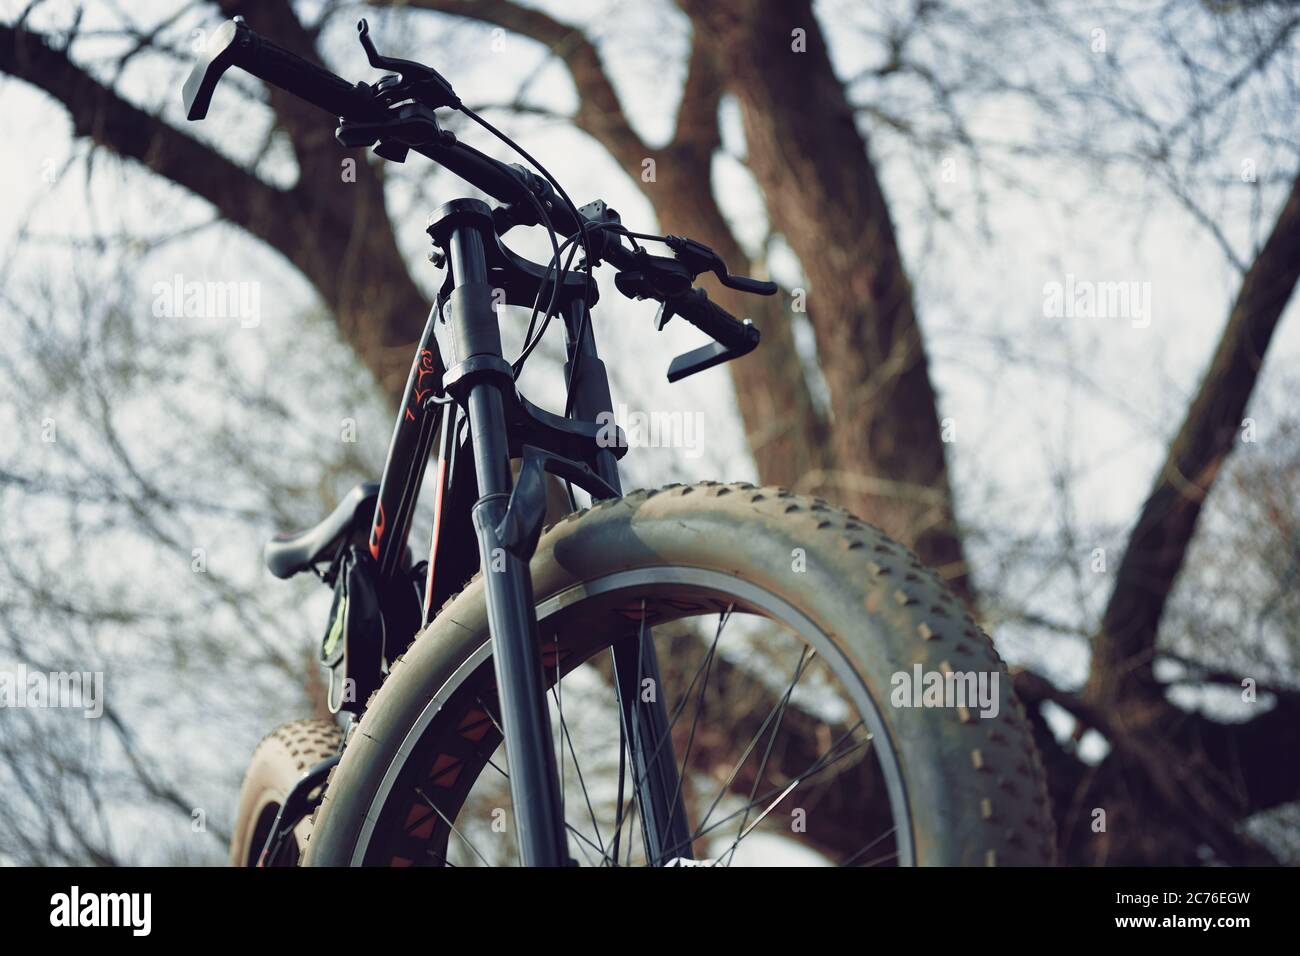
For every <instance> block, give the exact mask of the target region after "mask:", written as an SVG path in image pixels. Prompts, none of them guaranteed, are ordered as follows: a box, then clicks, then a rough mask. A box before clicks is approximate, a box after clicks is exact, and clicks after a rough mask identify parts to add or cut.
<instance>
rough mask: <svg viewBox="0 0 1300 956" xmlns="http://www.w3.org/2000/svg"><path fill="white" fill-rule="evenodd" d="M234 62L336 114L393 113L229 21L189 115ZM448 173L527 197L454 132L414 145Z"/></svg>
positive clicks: (204, 67)
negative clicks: (458, 139) (438, 138)
mask: <svg viewBox="0 0 1300 956" xmlns="http://www.w3.org/2000/svg"><path fill="white" fill-rule="evenodd" d="M232 66H237V67H239V68H240V69H241V70H244V71H245V72H246V73H250V74H252V75H253V76H256V77H257V78H258V79H260V80H263V81H265V82H267V83H270V84H271V85H272V86H276V87H278V88H280V89H282V90H284V91H285V92H287V93H292V94H293V95H294V96H297V97H298V98H299V99H302V100H305V101H306V102H308V103H311V104H312V105H313V106H316V107H318V108H320V109H322V110H324V111H325V112H327V113H329V114H331V115H332V116H334V117H336V118H340V119H343V118H346V119H348V120H352V121H359V122H378V121H381V120H383V119H384V118H385V117H386V115H387V107H386V105H385V103H384V102H383V101H382V100H380V99H378V98H376V96H375V91H374V89H373V88H372V87H370V86H369V85H368V84H365V83H357V84H355V85H354V84H352V83H349V82H348V81H347V80H345V79H343V78H342V77H341V76H337V75H335V74H334V73H331V72H330V71H329V70H327V69H325V68H324V67H321V66H317V65H316V64H315V63H312V62H311V61H309V60H305V59H303V58H302V57H300V56H298V55H297V54H296V53H293V52H291V51H289V50H286V49H284V48H283V47H280V46H277V45H276V44H274V43H272V42H271V41H270V40H268V39H266V38H265V37H263V36H260V35H259V34H257V33H255V32H253V30H252V29H251V28H249V26H248V25H247V24H245V23H244V22H243V20H242V19H240V18H236V19H234V20H228V21H226V22H225V23H223V24H222V25H221V26H220V27H218V28H217V30H216V32H215V33H213V35H212V37H211V38H210V39H209V41H208V44H207V46H206V48H205V50H204V54H203V55H202V56H201V57H200V58H199V60H198V62H196V63H195V64H194V68H193V69H192V70H191V71H190V75H189V78H188V79H187V80H186V81H185V88H184V91H183V95H184V100H185V113H186V117H187V118H188V119H190V120H200V119H203V118H204V117H205V116H207V114H208V106H209V105H210V104H211V102H212V92H213V90H215V89H216V86H217V82H218V81H219V80H220V79H221V76H222V74H224V73H225V72H226V70H227V69H229V68H230V67H232ZM411 148H412V149H414V150H415V151H416V152H418V153H420V154H421V155H423V156H426V157H428V158H429V159H431V160H433V161H434V162H435V163H438V164H439V165H440V166H442V167H444V168H445V169H447V170H448V171H450V172H452V173H455V174H456V175H457V176H459V177H461V178H462V179H464V180H465V181H466V182H468V183H470V184H471V185H473V186H476V187H478V188H479V189H481V190H483V192H485V193H487V194H488V195H489V196H491V197H492V198H494V199H496V200H498V201H500V202H520V201H521V200H526V199H527V194H528V186H529V185H531V184H526V183H525V182H523V181H521V179H520V176H519V174H518V173H517V172H516V171H515V170H514V169H513V168H512V167H511V166H509V165H508V164H506V163H503V162H501V161H499V160H496V159H493V158H492V157H491V156H488V155H487V154H486V153H482V152H479V151H478V150H477V149H474V148H473V147H472V146H467V145H465V144H464V143H461V142H457V141H456V139H455V137H454V136H452V135H451V134H450V133H447V134H444V135H443V136H442V137H441V138H440V141H439V142H436V143H429V144H424V145H418V146H412V147H411ZM552 218H553V219H554V220H555V221H556V224H557V226H558V227H559V228H568V227H569V226H570V225H571V226H572V229H570V232H574V231H576V230H577V228H578V225H577V223H574V222H572V216H571V215H569V213H568V210H567V209H564V208H562V207H560V206H559V205H558V204H557V205H556V207H555V209H554V210H553V212H552Z"/></svg>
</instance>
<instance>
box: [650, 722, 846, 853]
mask: <svg viewBox="0 0 1300 956" xmlns="http://www.w3.org/2000/svg"><path fill="white" fill-rule="evenodd" d="M861 726H862V721H860V720H859V721H858V722H857V723H856V724H854V725H853V726H852V727H850V728H849V729H848V730H846V731H844V733H842V734H840V736H839V737H837V738H836V739H835V740H834V741H832V743H831V745H830V747H828V748H827V750H826V753H824V754H822V755H821V756H820V757H819V758H818V759H816V760H814V761H813V763H812V764H811V765H810V766H809V767H808V769H806V770H805V771H804V772H803V773H801V774H799V775H798V776H797V777H795V778H794V782H795V783H801V782H802V781H804V780H807V779H808V778H810V777H813V776H815V775H817V774H819V773H821V772H822V771H823V770H826V769H827V768H828V767H831V766H833V765H834V764H836V763H838V762H839V761H841V760H843V759H844V758H845V757H848V756H851V755H852V754H854V753H856V752H857V751H859V750H861V749H863V748H864V747H869V746H870V745H871V738H870V737H868V738H867V739H866V740H863V741H860V742H859V743H856V744H854V745H853V746H852V747H850V748H848V749H847V750H845V751H843V752H842V753H839V754H835V755H834V756H832V754H834V751H835V748H836V747H838V746H839V745H840V743H842V742H843V741H844V740H846V739H847V738H848V737H849V736H850V735H851V734H852V733H853V732H854V731H856V730H857V729H858V728H859V727H861ZM778 792H779V788H777V787H773V788H772V789H771V790H769V791H767V792H766V793H764V794H763V795H762V796H760V797H758V799H756V800H752V801H750V802H749V803H747V804H745V806H743V807H741V808H739V809H737V810H733V811H732V812H731V813H728V814H727V815H726V816H725V817H723V818H722V819H720V820H718V821H717V822H716V823H714V824H713V825H712V826H709V827H702V828H701V829H699V830H697V831H696V832H695V833H693V834H692V835H691V836H690V837H688V839H689V840H690V841H691V842H692V843H694V842H695V841H696V840H698V839H699V838H700V837H702V836H705V835H706V834H709V833H712V832H713V831H714V830H717V829H718V828H719V827H722V826H724V825H726V824H727V823H728V822H729V821H731V820H734V819H735V818H736V817H738V816H740V815H741V814H742V813H744V812H745V811H746V810H749V809H752V808H753V807H756V806H758V805H759V804H760V803H762V802H763V801H764V800H767V799H768V798H770V797H771V796H773V795H774V794H776V793H778ZM669 849H670V850H675V849H677V847H676V846H674V847H670V848H669Z"/></svg>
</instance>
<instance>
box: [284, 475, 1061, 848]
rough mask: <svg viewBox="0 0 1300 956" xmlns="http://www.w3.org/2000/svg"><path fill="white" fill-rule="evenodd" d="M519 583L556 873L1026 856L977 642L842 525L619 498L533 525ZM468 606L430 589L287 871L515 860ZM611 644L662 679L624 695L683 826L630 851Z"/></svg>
mask: <svg viewBox="0 0 1300 956" xmlns="http://www.w3.org/2000/svg"><path fill="white" fill-rule="evenodd" d="M532 575H533V589H534V594H535V596H536V599H537V615H538V621H539V629H540V633H541V640H542V642H543V648H542V650H543V660H544V664H545V666H546V680H547V682H548V686H549V688H550V699H551V711H552V726H553V729H554V731H555V745H556V756H557V763H558V764H559V766H560V772H561V785H562V791H563V804H564V810H565V825H566V829H567V831H568V833H569V837H570V839H569V845H570V853H571V855H572V857H573V858H574V859H575V860H576V861H577V862H580V863H586V864H590V865H603V866H612V865H627V864H629V863H632V864H647V863H648V864H651V865H688V864H695V865H700V864H703V865H744V864H772V863H777V864H786V863H790V864H804V863H810V864H837V865H917V864H926V865H936V864H938V865H1003V864H1046V863H1050V862H1051V860H1052V852H1053V851H1052V847H1053V828H1052V824H1051V818H1050V814H1049V810H1048V803H1047V795H1046V787H1045V782H1044V776H1043V772H1042V768H1041V766H1040V764H1039V761H1038V757H1037V754H1036V752H1035V750H1034V746H1033V743H1032V740H1031V735H1030V727H1029V724H1028V722H1027V720H1026V719H1025V716H1024V714H1023V711H1022V709H1021V707H1020V705H1019V703H1018V702H1017V701H1016V700H1015V698H1014V696H1013V695H1012V692H1011V686H1010V680H1009V679H1008V677H1007V674H1006V670H1005V667H1004V665H1003V664H1002V662H1001V660H1000V659H999V658H998V656H997V654H996V652H995V651H994V649H993V647H992V644H991V643H990V642H989V640H988V638H987V637H986V636H985V635H984V634H983V633H982V632H980V630H979V629H978V628H977V627H976V626H975V624H974V623H973V622H972V621H971V619H970V617H969V616H968V615H967V614H966V612H965V610H964V609H963V608H962V606H961V604H960V603H959V602H958V601H957V599H956V598H954V597H953V596H952V595H951V594H950V593H949V591H948V590H947V589H946V588H944V586H943V585H942V584H941V583H940V581H939V580H938V579H937V578H936V577H935V576H934V575H933V574H932V573H931V572H930V571H928V570H926V569H925V568H923V567H922V566H921V565H920V563H919V562H918V561H917V559H916V558H915V557H914V556H913V555H912V554H911V553H910V552H908V551H907V550H906V549H905V548H903V547H901V546H900V545H897V544H895V543H893V542H892V541H890V540H889V539H887V538H886V537H885V536H884V535H883V534H882V533H881V532H880V531H878V530H877V529H875V528H873V527H870V526H868V525H866V524H864V523H862V522H860V521H858V520H857V519H855V518H854V517H853V516H852V515H850V514H848V513H846V512H844V511H841V510H839V509H836V508H833V507H831V506H829V505H827V504H825V503H824V502H821V501H817V500H813V499H809V498H804V497H800V496H797V495H794V494H791V493H789V492H786V491H783V490H780V489H774V488H755V487H753V486H750V485H735V484H731V485H721V484H713V483H705V484H700V485H692V486H674V487H670V488H667V489H663V490H661V491H650V492H637V493H634V494H632V495H629V496H627V497H625V498H621V499H618V500H615V501H610V502H604V503H601V504H599V505H597V506H595V507H593V508H591V509H589V510H588V511H585V512H583V513H581V514H576V515H571V516H569V517H567V518H565V519H564V520H563V521H561V522H560V523H558V524H557V525H555V526H553V527H552V528H551V529H549V530H548V532H547V533H546V534H545V535H544V536H543V537H542V540H541V542H540V544H539V546H538V549H537V553H536V555H535V557H534V559H533V561H532ZM483 594H484V589H483V585H482V581H481V579H475V580H474V581H472V582H471V583H470V584H469V585H468V586H467V587H466V588H465V589H464V590H463V591H462V592H461V593H460V594H459V595H458V596H457V597H455V598H454V599H453V600H452V601H450V602H449V603H448V604H447V606H446V607H444V608H443V610H442V611H441V612H440V613H439V614H438V616H437V617H436V618H435V620H434V621H433V622H432V623H431V624H430V625H429V626H428V627H427V628H426V629H425V630H424V631H423V632H422V633H421V634H420V635H419V636H418V637H417V638H416V640H415V641H414V642H413V644H412V645H411V647H410V648H409V649H408V651H407V653H406V654H405V655H404V657H403V659H402V660H401V661H400V662H399V663H398V664H397V665H396V666H395V667H394V668H393V670H392V672H391V673H390V674H389V676H388V679H387V681H386V682H385V684H384V686H383V687H382V688H381V689H380V690H379V691H378V692H377V693H376V694H375V696H374V697H373V698H372V700H371V702H370V705H369V707H368V708H367V710H366V713H365V715H364V717H363V718H362V720H361V723H360V725H359V727H358V728H357V732H356V733H355V734H353V735H352V738H351V742H350V743H349V744H348V746H347V748H346V750H345V752H344V755H343V759H342V761H341V763H340V764H339V766H338V767H337V768H336V770H335V773H334V776H333V779H332V781H331V783H330V785H329V787H328V788H327V790H326V794H325V799H324V802H323V803H322V805H321V807H320V808H319V810H318V811H317V817H316V822H315V827H314V829H313V831H312V834H311V837H310V839H309V841H308V844H307V852H306V855H305V858H304V862H305V863H306V864H308V865H349V864H351V865H358V864H366V865H397V866H409V865H456V866H482V865H501V864H514V863H517V862H518V857H517V852H516V848H515V845H514V840H513V839H512V837H511V830H512V827H513V819H512V813H511V807H510V791H509V783H508V779H509V754H508V753H506V752H505V748H504V745H503V744H502V743H501V728H500V721H499V717H498V716H497V701H496V695H495V687H494V678H493V670H492V661H491V657H490V652H491V644H490V639H489V632H488V623H487V612H486V609H485V607H484V600H483ZM615 641H637V642H643V641H654V643H655V646H656V650H657V652H658V657H659V661H660V668H661V672H662V674H661V681H662V686H647V684H653V682H647V681H638V683H637V686H638V687H639V688H640V690H641V692H642V693H643V694H662V695H664V697H663V699H664V702H665V704H666V707H667V710H668V713H669V717H670V720H671V723H672V733H671V741H672V749H673V756H672V758H671V759H673V760H674V761H675V762H676V764H677V766H678V770H679V776H680V780H681V789H680V796H681V800H680V803H679V804H678V805H679V806H680V807H682V808H684V812H685V814H686V817H687V821H688V823H687V832H688V833H689V835H690V837H689V842H687V843H685V844H684V845H681V846H678V847H671V848H668V849H667V852H665V853H663V854H661V855H659V856H658V857H656V858H654V859H648V858H647V856H648V854H647V852H646V848H645V847H646V841H645V840H644V839H643V838H642V837H641V833H642V831H641V829H640V825H639V822H638V820H637V815H638V812H639V808H638V807H637V806H636V802H635V800H634V799H633V798H632V793H633V792H634V789H635V788H634V787H633V785H632V776H631V775H632V774H633V773H634V772H635V771H634V770H633V769H632V768H634V767H637V766H645V764H646V762H648V761H653V760H655V759H661V758H662V756H663V755H662V754H639V755H638V754H630V753H629V752H628V747H629V745H628V741H629V740H631V739H636V737H637V734H636V733H635V732H634V731H635V728H628V727H626V726H624V723H623V721H622V720H621V719H620V712H619V709H618V707H617V705H616V704H615V698H614V694H613V690H612V683H613V678H612V673H611V670H612V669H611V667H610V655H609V654H608V653H602V652H604V651H607V650H608V649H609V648H610V646H611V645H612V644H613V643H614V642H615ZM674 812H676V811H674ZM661 822H662V821H661ZM661 829H668V828H667V827H664V828H661Z"/></svg>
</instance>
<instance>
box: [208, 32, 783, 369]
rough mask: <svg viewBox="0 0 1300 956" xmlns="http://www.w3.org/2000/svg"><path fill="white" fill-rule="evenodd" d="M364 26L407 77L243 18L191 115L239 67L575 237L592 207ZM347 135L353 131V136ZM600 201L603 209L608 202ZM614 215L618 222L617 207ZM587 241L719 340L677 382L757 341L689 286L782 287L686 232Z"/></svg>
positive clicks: (686, 359)
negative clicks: (657, 251) (476, 128)
mask: <svg viewBox="0 0 1300 956" xmlns="http://www.w3.org/2000/svg"><path fill="white" fill-rule="evenodd" d="M359 28H360V33H361V40H362V45H363V46H364V47H365V48H366V52H367V55H368V56H369V58H370V61H371V63H372V65H375V66H378V67H389V68H394V69H397V70H400V71H401V72H400V75H389V76H386V77H385V78H384V79H382V80H381V81H380V82H379V83H378V84H377V85H375V86H371V85H369V84H367V83H356V84H352V83H349V82H348V81H347V80H345V79H343V78H342V77H340V76H337V75H335V74H334V73H331V72H330V71H329V70H327V69H325V68H324V67H322V66H319V65H317V64H315V63H312V62H311V61H309V60H306V59H304V58H303V57H301V56H298V55H297V54H296V53H293V52H291V51H289V50H286V49H284V48H283V47H280V46H277V45H276V44H274V43H272V42H271V41H270V40H267V39H266V38H265V37H262V36H259V35H258V34H256V33H254V32H253V30H251V29H250V28H249V27H248V25H247V24H246V23H244V21H243V18H241V17H236V18H235V19H233V20H229V21H227V22H226V23H223V24H222V25H221V26H220V27H219V28H218V29H217V30H216V31H215V32H214V33H213V35H212V37H211V38H210V40H209V41H208V44H207V46H206V48H205V50H204V53H203V55H202V56H200V58H199V60H198V62H196V63H195V65H194V68H193V70H191V72H190V75H189V77H188V79H186V81H185V87H184V91H183V94H184V101H185V112H186V116H187V118H188V119H190V120H200V119H203V118H204V117H205V116H206V115H207V113H208V107H209V105H210V104H211V101H212V93H213V91H214V90H215V89H216V86H217V83H218V81H220V79H221V77H222V75H223V74H224V73H225V72H226V70H227V69H229V68H230V67H231V66H237V67H239V68H240V69H242V70H244V71H245V72H247V73H250V74H252V75H253V76H256V77H257V78H259V79H261V80H263V81H265V82H266V83H269V84H271V85H272V86H275V87H278V88H279V89H282V90H285V91H286V92H289V93H292V94H293V95H295V96H297V97H298V98H300V99H302V100H304V101H306V102H308V103H311V104H312V105H314V106H316V107H318V108H320V109H322V110H324V111H325V112H327V113H329V114H331V115H332V116H334V117H336V118H337V119H338V120H339V124H340V125H339V133H338V137H339V139H340V141H342V142H345V143H346V144H347V145H363V144H364V145H372V144H374V143H375V142H376V141H378V143H379V145H377V146H376V151H377V152H379V153H380V155H383V156H385V157H387V158H392V159H397V160H398V161H400V160H401V159H402V158H404V156H405V154H406V150H407V149H408V148H409V149H413V150H415V151H416V152H418V153H420V154H421V155H423V156H426V157H427V158H429V159H431V160H433V161H434V162H435V163H437V164H439V165H440V166H442V167H443V168H444V169H447V170H448V171H450V172H452V173H455V174H456V175H457V176H459V177H460V178H462V179H464V180H465V181H466V182H468V183H470V184H471V185H473V186H475V187H477V188H478V189H480V190H482V191H483V192H485V193H487V194H488V195H489V196H492V197H493V198H494V199H496V200H498V201H499V202H502V203H506V204H509V207H513V208H503V209H502V210H498V212H507V213H511V212H513V214H514V218H513V219H512V218H510V216H509V215H507V216H504V217H502V223H503V228H508V227H509V225H510V224H518V225H522V224H534V223H536V222H537V219H536V218H535V216H534V215H533V213H532V212H531V211H530V207H532V206H533V205H534V204H535V203H539V202H540V203H541V205H542V206H544V207H546V210H547V215H548V216H549V217H550V223H549V224H550V225H551V227H552V228H553V229H554V230H555V231H556V232H559V233H562V234H563V235H573V234H574V233H577V232H578V231H579V230H582V229H583V228H584V227H585V226H587V225H589V224H590V223H591V221H592V220H591V218H590V216H589V214H588V213H587V212H586V211H585V210H586V209H587V208H588V207H584V211H582V212H581V213H580V215H579V216H577V217H575V216H574V214H573V213H572V211H571V210H570V209H569V207H568V205H567V204H566V203H562V202H560V201H559V197H558V196H557V195H556V193H555V191H554V189H553V188H552V187H551V185H550V183H549V182H547V180H546V179H544V178H542V177H539V176H536V175H534V174H533V173H532V172H531V171H529V170H527V169H525V168H523V167H520V166H512V165H509V164H506V163H503V162H501V161H499V160H496V159H493V158H492V157H491V156H488V155H487V154H486V153H482V152H480V151H478V150H477V149H474V148H473V147H472V146H467V145H465V144H464V143H461V142H459V141H457V139H456V137H455V136H454V135H452V134H451V133H450V132H447V131H445V130H442V129H441V128H440V127H439V126H438V123H437V120H436V117H435V115H434V109H436V108H438V107H440V106H457V107H458V106H459V104H460V100H459V98H458V97H456V95H455V92H454V91H453V90H452V89H451V86H450V84H448V83H447V81H446V80H445V79H444V78H443V77H442V76H441V75H440V74H438V73H437V71H435V70H432V69H431V68H429V67H424V66H421V65H420V64H418V63H413V62H410V61H406V60H393V59H389V58H386V57H381V56H379V55H378V53H377V52H376V51H375V50H374V47H373V44H372V43H370V42H368V36H367V29H366V25H365V21H364V20H363V21H361V23H360V24H359ZM431 91H432V92H431ZM404 101H414V102H413V103H411V102H405V103H404ZM399 104H401V105H399ZM399 113H400V114H401V121H402V122H403V123H404V124H405V125H404V126H403V127H402V132H400V133H399V132H396V129H397V127H395V126H394V116H395V115H396V114H399ZM407 131H411V132H407ZM345 134H351V135H349V136H346V137H345ZM386 135H387V136H395V137H396V144H397V145H396V148H395V150H385V149H384V148H383V147H384V146H385V145H387V142H388V141H387V140H386V139H385V136H386ZM593 205H599V206H600V207H601V208H602V209H603V208H604V206H603V204H602V203H597V204H593ZM612 215H613V218H614V220H615V222H616V221H617V214H612ZM588 238H589V239H595V240H596V241H593V243H592V246H591V254H592V256H593V258H595V259H596V260H599V259H601V258H603V259H604V260H605V261H608V262H609V263H610V264H611V265H613V266H614V267H615V268H616V269H618V270H619V272H620V274H619V280H620V281H619V288H620V290H621V291H623V292H624V294H627V295H630V296H632V297H635V298H655V299H657V300H659V301H660V302H661V303H662V305H661V308H660V311H659V318H658V320H657V321H658V326H659V328H663V325H664V323H666V322H667V321H668V320H669V319H671V318H672V317H673V316H674V315H680V316H681V317H682V318H684V319H685V320H686V321H688V322H690V323H691V324H692V325H694V326H695V327H696V328H698V329H700V330H701V331H703V332H704V333H705V334H707V335H709V336H710V337H711V338H713V339H714V341H713V342H712V343H710V344H709V345H706V346H703V347H702V348H698V349H695V350H694V351H692V352H688V353H686V354H685V355H679V356H678V357H677V358H676V359H674V360H673V362H672V364H671V365H670V367H669V370H668V380H669V381H670V382H671V381H677V380H678V379H680V378H684V377H686V376H687V375H690V374H693V373H694V372H698V371H701V370H703V369H706V368H710V367H712V366H713V365H717V364H719V363H721V362H725V361H728V360H729V359H732V358H737V357H739V356H741V355H744V354H746V353H748V352H750V351H752V350H753V349H754V347H755V346H756V345H757V344H758V340H759V333H758V329H756V328H754V326H753V325H752V324H751V323H750V322H748V321H745V322H740V321H738V320H737V319H735V318H734V317H733V316H731V315H730V314H729V313H728V312H727V311H726V310H724V309H722V308H720V307H719V306H717V305H716V304H714V303H713V302H712V301H710V299H709V297H708V295H707V294H706V293H705V292H704V290H702V289H692V288H691V285H692V283H693V282H694V280H695V277H696V276H697V275H698V274H699V273H700V272H703V271H713V272H715V273H716V274H717V275H718V278H719V279H720V281H722V282H723V284H725V285H728V286H730V287H731V288H734V289H737V290H739V291H744V292H752V293H757V294H760V295H771V294H772V293H773V292H775V291H776V286H775V285H773V284H772V283H766V282H760V281H758V280H754V279H748V278H745V277H742V276H731V275H729V274H728V273H727V270H726V266H725V264H724V263H723V262H722V260H721V258H720V257H718V256H717V254H716V253H714V252H713V251H712V250H711V249H709V248H708V247H707V246H704V245H702V244H700V243H697V242H694V241H693V240H689V239H684V238H682V237H677V236H669V237H667V239H668V243H669V245H670V246H671V247H672V249H673V250H674V252H675V253H676V258H675V259H667V258H663V257H658V256H649V255H647V254H646V253H645V252H644V251H641V250H636V251H634V250H630V249H628V248H626V247H625V246H624V245H623V244H622V241H621V239H619V238H618V237H617V235H616V234H615V233H613V232H606V233H601V234H600V235H599V236H598V238H597V237H596V233H595V232H594V231H592V232H589V233H588Z"/></svg>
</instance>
